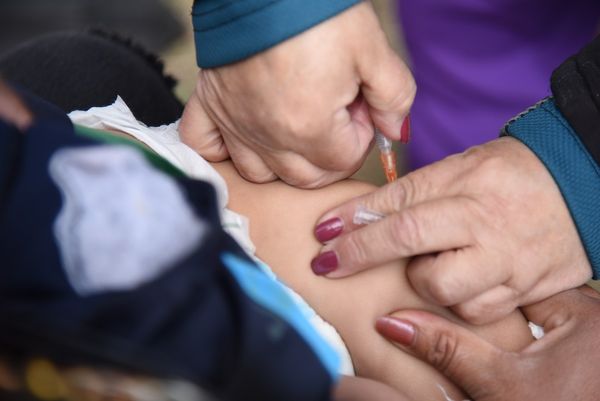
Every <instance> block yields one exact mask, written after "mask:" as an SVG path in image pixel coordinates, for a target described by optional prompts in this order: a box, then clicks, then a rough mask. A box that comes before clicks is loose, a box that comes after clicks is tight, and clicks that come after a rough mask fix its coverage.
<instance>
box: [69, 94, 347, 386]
mask: <svg viewBox="0 0 600 401" xmlns="http://www.w3.org/2000/svg"><path fill="white" fill-rule="evenodd" d="M69 118H70V119H71V121H72V122H73V123H74V124H79V125H83V126H86V127H90V128H96V129H112V130H116V131H121V132H125V133H127V134H129V135H131V136H133V137H134V138H136V139H137V140H139V141H140V142H143V143H144V144H146V145H147V146H148V147H149V148H151V149H152V150H153V151H155V152H156V153H157V154H159V155H160V156H162V157H163V158H165V159H166V160H167V161H169V162H170V163H171V164H173V165H174V166H175V167H177V168H179V169H180V170H181V171H183V172H184V173H185V174H187V175H188V176H189V177H191V178H195V179H198V180H202V181H207V182H209V183H211V184H212V185H213V186H214V187H215V189H216V193H217V199H218V202H219V206H220V210H221V225H222V227H223V229H224V230H225V231H226V232H227V233H228V234H230V235H231V236H232V237H233V238H234V239H235V240H236V241H237V242H238V243H239V244H240V246H241V247H242V248H243V249H244V250H245V251H246V253H248V255H250V256H251V257H252V258H253V259H255V260H256V261H257V262H259V266H261V268H262V269H263V271H265V273H266V274H267V275H269V276H270V277H271V278H273V279H274V280H277V278H276V276H275V274H274V273H273V271H272V270H271V269H270V268H269V267H268V266H267V265H266V264H265V263H264V262H262V261H260V260H259V259H258V258H257V257H256V255H255V254H254V253H255V250H256V248H255V246H254V244H253V243H252V240H251V239H250V232H249V221H248V219H247V218H246V217H245V216H242V215H240V214H237V213H235V212H233V211H231V210H229V209H227V208H226V206H227V203H228V199H229V194H228V191H227V185H226V183H225V180H223V177H221V175H220V174H219V173H218V172H217V171H216V170H215V169H214V168H213V167H212V166H211V165H210V164H209V163H208V162H207V161H206V160H204V159H203V158H202V157H200V155H198V153H196V152H195V151H193V150H192V149H191V148H189V147H188V146H187V145H185V144H184V143H182V142H181V140H180V138H179V133H178V132H177V128H178V126H179V121H176V122H174V123H171V124H169V125H163V126H160V127H148V126H146V125H145V124H143V123H142V122H140V121H137V120H136V118H135V116H134V115H133V113H131V111H130V110H129V107H127V105H126V104H125V102H124V101H123V100H122V99H121V98H120V97H117V100H116V101H115V102H114V103H113V104H112V105H110V106H106V107H93V108H91V109H89V110H87V111H74V112H71V113H70V114H69ZM283 285H284V286H285V284H283ZM285 287H286V289H287V290H288V292H289V294H290V295H291V296H292V298H293V299H294V300H295V301H296V303H297V304H298V306H299V307H300V308H302V309H303V310H304V314H305V316H309V321H310V322H311V324H312V325H313V327H314V328H315V329H316V330H317V332H319V334H320V335H321V336H322V337H323V338H324V339H325V340H326V341H327V342H328V343H329V344H330V345H331V346H332V347H333V348H334V349H335V350H336V351H337V352H338V354H339V355H340V360H341V366H340V373H341V374H345V375H353V374H354V368H353V366H352V360H351V358H350V353H349V352H348V349H347V348H346V345H345V344H344V341H343V340H342V338H341V336H340V335H339V333H338V332H337V331H336V330H335V328H334V327H333V326H331V325H330V324H329V323H327V322H325V321H324V320H323V319H322V318H321V317H320V316H319V315H318V314H317V313H316V312H315V311H314V310H313V309H312V308H311V307H310V306H309V305H308V304H307V303H306V302H305V301H304V300H303V299H302V297H301V296H300V295H299V294H297V293H296V292H295V291H293V290H292V289H291V288H289V287H287V286H285Z"/></svg>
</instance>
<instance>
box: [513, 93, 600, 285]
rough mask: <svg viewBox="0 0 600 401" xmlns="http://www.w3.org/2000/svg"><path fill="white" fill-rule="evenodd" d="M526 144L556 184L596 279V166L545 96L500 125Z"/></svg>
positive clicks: (599, 192)
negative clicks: (542, 99)
mask: <svg viewBox="0 0 600 401" xmlns="http://www.w3.org/2000/svg"><path fill="white" fill-rule="evenodd" d="M503 134H504V135H510V136H512V137H514V138H516V139H518V140H520V141H521V142H523V143H524V144H525V145H526V146H527V147H529V148H530V149H531V150H532V151H533V152H534V153H535V154H536V155H537V157H538V158H539V159H540V160H541V161H542V162H543V163H544V165H545V166H546V168H547V169H548V171H549V172H550V174H552V176H553V178H554V181H555V182H556V183H557V185H558V187H559V188H560V191H561V193H562V195H563V198H564V199H565V202H566V204H567V206H568V208H569V211H570V212H571V217H573V220H574V221H575V225H576V226H577V230H578V232H579V237H580V238H581V241H582V243H583V246H584V248H585V250H586V252H587V256H588V259H589V261H590V264H591V265H592V269H593V271H594V278H595V279H598V278H600V212H599V208H598V207H599V205H600V166H598V164H597V163H596V161H595V160H594V159H593V158H592V157H591V156H590V154H589V152H588V151H587V149H586V147H585V146H584V145H583V143H582V142H581V140H580V138H579V137H578V136H577V134H576V133H575V132H574V131H573V128H572V127H571V126H570V125H569V123H568V122H567V120H566V119H565V118H564V116H563V115H562V114H561V112H560V111H559V110H558V109H557V108H556V105H555V103H554V99H552V98H548V99H546V100H544V101H542V102H540V103H539V104H537V105H536V106H534V107H532V108H531V109H529V110H528V111H526V112H524V113H522V114H521V115H519V116H518V117H516V118H515V119H513V120H511V121H510V122H509V123H508V124H507V125H506V127H505V128H504V132H503Z"/></svg>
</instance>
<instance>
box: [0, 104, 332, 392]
mask: <svg viewBox="0 0 600 401" xmlns="http://www.w3.org/2000/svg"><path fill="white" fill-rule="evenodd" d="M26 99H27V101H26V103H27V105H28V106H29V107H30V108H31V109H32V110H33V112H34V115H35V123H34V124H33V126H31V127H30V128H29V129H28V130H27V132H24V133H21V132H19V131H18V129H17V128H16V127H14V126H11V125H9V124H6V123H5V122H2V121H0V150H1V151H2V154H0V325H1V327H2V329H1V330H0V332H1V333H0V349H2V350H5V351H6V350H10V349H20V350H23V351H24V352H26V353H27V354H33V355H43V356H47V357H50V358H53V359H58V360H60V361H61V362H63V363H75V362H76V363H81V362H90V363H103V364H111V365H115V364H117V365H118V366H121V367H124V368H127V369H134V370H137V371H141V372H143V373H147V374H152V375H158V376H167V377H176V378H181V379H186V380H189V381H192V382H194V383H196V384H198V385H199V386H200V387H201V388H203V389H205V390H207V391H209V392H210V393H212V394H214V395H215V396H217V397H218V399H224V400H298V401H307V400H327V399H329V398H330V391H331V388H332V386H333V385H334V384H335V382H336V380H337V372H336V371H337V364H338V360H337V355H336V354H335V353H334V352H333V351H332V350H331V349H330V348H329V346H327V345H326V344H325V343H324V342H323V340H322V339H321V338H320V337H319V336H318V335H317V334H316V333H315V332H314V330H313V329H312V328H311V326H309V325H308V323H307V322H306V320H305V319H304V317H303V315H301V313H300V312H299V310H298V308H297V307H296V306H295V304H294V303H293V302H292V301H291V300H290V299H289V298H287V296H286V294H285V293H283V292H282V289H281V287H280V286H279V285H277V284H276V283H275V282H274V281H272V280H270V279H268V278H267V276H266V275H265V274H263V273H262V272H261V271H260V270H259V268H258V267H257V266H256V265H255V264H254V263H253V262H251V261H250V260H249V258H248V257H247V256H246V255H245V254H244V253H243V251H242V250H241V249H240V248H239V246H238V245H237V244H236V242H235V241H234V240H233V239H232V238H230V237H229V236H228V235H227V234H226V233H225V232H224V231H223V230H222V229H221V226H220V222H219V213H218V211H217V202H216V198H215V193H214V190H213V188H212V187H211V186H210V185H209V184H207V183H204V182H200V181H194V180H191V179H188V178H186V177H184V176H183V175H181V174H177V171H176V169H175V168H173V167H172V166H171V167H170V166H168V165H166V163H165V162H164V161H161V160H157V159H152V158H151V157H149V156H148V157H149V158H148V163H149V165H150V166H151V167H150V169H151V170H152V171H154V170H156V172H157V173H158V175H159V176H160V177H163V176H164V177H163V178H162V179H163V180H164V179H166V180H168V182H171V183H172V184H174V185H175V187H176V188H178V191H180V192H181V193H182V194H183V198H184V200H185V203H186V204H187V207H189V208H190V209H191V210H192V211H193V213H194V215H195V217H196V218H197V219H198V220H199V221H202V223H203V225H204V227H207V230H208V231H207V232H208V234H207V235H205V236H204V237H203V240H202V241H200V242H199V243H198V244H196V245H195V246H194V247H193V248H191V249H190V250H188V251H186V252H184V253H182V255H181V257H180V258H179V259H178V260H177V261H176V262H173V263H171V265H170V266H168V267H167V268H166V269H165V270H164V271H163V272H162V273H161V274H159V275H157V276H156V277H153V278H152V279H150V280H148V281H146V282H143V283H140V284H139V285H136V286H134V287H132V288H126V289H108V290H104V291H96V292H94V293H86V292H83V293H82V292H81V291H78V290H77V288H76V287H77V286H76V285H75V286H74V285H73V283H74V281H73V278H74V277H73V272H71V273H70V275H69V274H67V271H66V268H65V266H66V265H67V264H68V263H67V261H66V260H65V258H64V254H61V248H60V242H61V241H60V239H59V237H60V236H59V235H58V232H59V229H58V228H57V216H59V214H60V213H61V210H63V209H64V208H66V207H67V206H69V205H67V203H66V201H65V194H64V193H63V192H61V190H62V191H64V188H62V189H61V188H59V186H58V185H57V179H56V177H55V176H53V175H52V174H51V172H49V163H50V162H51V160H52V159H53V158H55V156H56V155H57V154H58V152H60V151H62V150H65V149H68V150H70V151H73V150H75V151H76V152H78V151H80V150H84V149H92V148H98V147H102V146H104V147H119V146H120V147H124V146H125V145H119V144H106V143H103V142H99V141H97V140H95V139H93V138H90V137H89V135H88V136H83V135H81V134H78V133H77V132H76V131H75V130H74V128H73V126H72V124H71V122H70V121H69V119H68V118H67V116H66V115H65V114H64V113H63V112H61V111H59V110H58V109H57V108H55V107H53V106H51V105H50V104H47V103H45V102H43V101H40V100H37V99H34V98H32V97H26ZM129 148H131V147H129ZM129 148H128V149H129ZM110 149H112V148H110ZM131 149H133V148H131ZM133 152H137V150H133ZM159 169H160V170H159ZM163 171H166V173H164V172H163ZM120 174H128V170H127V169H123V171H121V172H120ZM53 177H54V178H53ZM136 179H137V178H136V176H135V175H131V177H130V178H128V180H129V181H127V182H131V183H133V180H136ZM79 185H81V187H80V192H81V193H86V192H88V191H91V190H93V189H94V188H93V187H92V186H93V185H94V184H93V183H86V182H83V183H81V182H80V183H79ZM120 196H122V195H121V193H119V192H115V193H113V194H109V198H108V199H107V200H111V199H114V198H118V197H120ZM146 200H147V201H148V202H152V201H156V202H160V199H154V200H153V199H151V198H150V199H146ZM71 206H72V205H71ZM90 212H93V211H92V210H89V209H86V207H85V206H80V207H79V209H76V213H74V214H73V215H72V218H73V221H72V223H73V227H74V226H75V225H77V224H79V223H80V221H83V220H84V217H85V216H86V214H89V213H90ZM107 217H108V218H110V215H109V216H107ZM108 234H109V236H108V237H105V238H108V239H110V233H108ZM77 239H78V238H74V240H75V241H77ZM113 245H114V244H113ZM105 246H106V244H105V243H104V242H103V241H99V242H98V243H97V249H99V250H102V249H105V248H104V247H105ZM146 246H148V247H152V246H154V244H153V243H152V242H151V241H150V242H149V243H147V245H146ZM130 251H131V252H136V249H131V250H130ZM80 265H81V263H80V262H77V260H76V263H75V268H76V269H77V268H79V267H80ZM101 268H102V269H105V270H106V272H105V274H106V275H111V274H116V273H117V272H115V271H114V266H111V265H106V266H102V267H101ZM75 273H77V272H75ZM75 275H76V274H75ZM76 279H77V277H75V280H76Z"/></svg>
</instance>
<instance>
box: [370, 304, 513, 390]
mask: <svg viewBox="0 0 600 401" xmlns="http://www.w3.org/2000/svg"><path fill="white" fill-rule="evenodd" d="M375 327H376V329H377V331H378V332H379V333H380V334H381V335H383V336H384V337H386V338H387V339H388V340H390V341H392V342H394V343H395V344H396V345H397V346H399V348H401V349H402V350H404V351H406V352H408V353H409V354H411V355H413V356H415V357H417V358H418V359H420V360H422V361H424V362H426V363H427V364H429V365H431V366H433V367H434V368H436V369H437V370H438V371H439V372H440V373H442V374H444V375H445V376H446V377H448V378H449V379H450V380H452V381H453V382H455V383H456V384H458V385H459V386H460V387H462V388H463V389H464V390H465V391H466V392H467V393H468V394H469V395H470V396H471V397H472V399H475V400H478V401H479V400H486V399H488V398H486V397H489V396H490V395H494V394H502V389H503V386H505V385H507V381H508V380H509V379H510V378H509V377H508V375H510V372H512V370H511V367H512V366H513V365H515V364H516V361H512V360H511V358H513V356H512V354H509V353H505V352H503V351H502V350H500V349H499V348H497V347H495V346H494V345H492V344H490V343H488V342H487V341H485V340H483V339H482V338H480V337H478V336H477V335H476V334H474V333H471V332H470V331H468V330H467V329H465V328H463V327H461V326H458V325H456V324H453V323H451V322H449V321H448V320H446V319H444V318H441V317H439V316H436V315H434V314H432V313H428V312H423V311H402V312H396V313H394V314H393V315H392V316H388V317H383V318H380V319H378V320H377V323H376V326H375ZM506 388H508V387H506Z"/></svg>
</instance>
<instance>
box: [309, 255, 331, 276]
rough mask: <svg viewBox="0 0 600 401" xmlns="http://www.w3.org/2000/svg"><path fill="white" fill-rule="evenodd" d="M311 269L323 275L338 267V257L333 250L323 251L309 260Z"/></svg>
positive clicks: (318, 274)
mask: <svg viewBox="0 0 600 401" xmlns="http://www.w3.org/2000/svg"><path fill="white" fill-rule="evenodd" d="M310 267H311V268H312V271H313V272H314V273H315V274H316V275H317V276H324V275H325V274H327V273H331V272H332V271H334V270H335V269H337V268H338V258H337V255H336V254H335V252H334V251H327V252H323V253H322V254H320V255H319V256H317V257H316V258H314V259H313V260H312V262H310Z"/></svg>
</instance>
